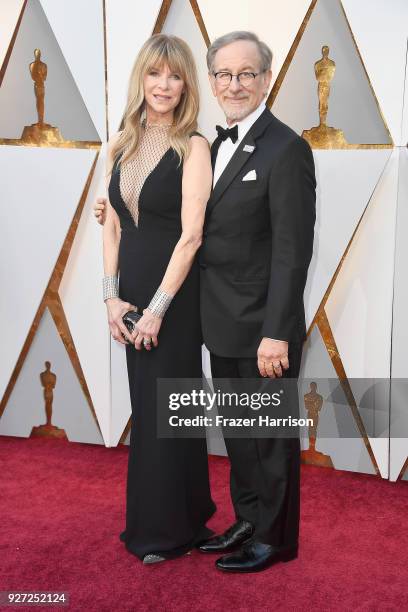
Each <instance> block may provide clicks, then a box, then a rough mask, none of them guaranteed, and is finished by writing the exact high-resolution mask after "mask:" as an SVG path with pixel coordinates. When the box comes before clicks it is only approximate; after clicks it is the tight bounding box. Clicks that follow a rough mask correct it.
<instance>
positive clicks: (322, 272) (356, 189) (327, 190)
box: [305, 149, 391, 325]
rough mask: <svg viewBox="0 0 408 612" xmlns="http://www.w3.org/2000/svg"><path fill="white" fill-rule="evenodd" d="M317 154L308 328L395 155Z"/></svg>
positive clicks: (366, 152)
mask: <svg viewBox="0 0 408 612" xmlns="http://www.w3.org/2000/svg"><path fill="white" fill-rule="evenodd" d="M313 153H314V158H315V163H316V179H317V202H316V225H315V241H314V249H313V258H312V261H311V264H310V268H309V274H308V280H307V285H306V290H305V308H306V319H307V324H308V325H310V323H311V321H312V319H313V317H314V315H315V314H316V311H317V308H318V306H319V304H320V302H321V300H322V298H323V296H324V293H325V291H326V289H327V287H328V286H329V283H330V281H331V279H332V277H333V274H334V272H335V271H336V268H337V266H338V264H339V262H340V259H341V257H342V255H343V253H344V251H345V249H346V247H347V244H348V243H349V240H350V238H351V236H352V234H353V231H354V229H355V228H356V226H357V223H358V221H359V219H360V217H361V215H362V213H363V211H364V209H365V207H366V206H367V203H368V201H369V199H370V197H371V194H372V193H373V191H374V188H375V185H376V183H377V181H378V179H379V177H380V175H381V172H382V171H383V169H384V166H385V164H386V162H387V159H388V158H389V156H390V155H391V152H390V151H389V150H388V149H379V150H361V151H360V150H353V151H341V150H339V151H334V150H333V151H320V150H315V151H314V152H313Z"/></svg>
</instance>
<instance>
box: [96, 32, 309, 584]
mask: <svg viewBox="0 0 408 612" xmlns="http://www.w3.org/2000/svg"><path fill="white" fill-rule="evenodd" d="M271 61H272V53H271V51H270V49H269V48H268V47H267V45H266V44H265V43H263V42H261V41H260V40H259V39H258V37H257V36H256V35H255V34H253V33H251V32H232V33H230V34H226V35H225V36H222V37H220V38H218V39H217V40H215V41H214V42H213V44H212V45H211V46H210V48H209V49H208V53H207V64H208V71H209V80H210V84H211V88H212V91H213V93H214V95H215V96H216V97H217V100H218V103H219V104H220V106H221V108H222V109H223V111H224V113H225V117H226V126H225V127H220V126H217V132H218V136H217V138H216V140H215V141H214V143H213V144H212V146H211V150H210V148H209V145H208V143H207V141H206V139H205V138H204V137H202V136H201V135H200V134H199V133H198V132H197V131H196V130H197V115H198V110H199V94H198V84H197V74H196V67H195V64H194V59H193V57H192V54H191V51H190V49H189V48H188V46H187V45H186V43H185V42H184V41H182V40H181V39H179V38H177V37H174V36H166V35H162V34H159V35H155V36H152V37H151V38H150V39H149V40H148V41H147V42H146V43H145V44H144V45H143V47H142V49H141V51H140V53H139V55H138V57H137V59H136V61H135V64H134V67H133V70H132V73H131V76H130V82H129V92H128V100H127V105H126V109H125V113H124V121H123V130H122V131H120V132H118V133H117V134H115V135H114V136H112V137H111V139H110V140H109V143H108V155H107V185H108V194H109V200H105V199H99V200H98V202H97V203H96V205H95V215H96V217H97V218H98V220H99V222H100V223H103V225H104V230H103V252H104V273H105V277H104V283H103V285H104V301H105V303H106V306H107V311H108V320H109V327H110V330H111V333H112V336H113V337H114V338H115V339H116V340H117V341H118V342H122V343H125V344H126V357H127V368H128V377H129V387H130V397H131V404H132V416H131V438H130V448H129V464H128V478H127V499H126V501H127V504H126V529H125V531H124V532H123V533H122V534H121V536H120V538H121V540H122V541H123V542H124V543H125V545H126V548H127V550H128V551H130V552H131V553H133V554H135V555H136V556H137V557H139V558H140V559H142V560H143V562H144V563H154V562H157V561H162V560H165V559H170V558H174V557H177V556H180V555H183V554H185V553H186V552H188V551H189V550H191V549H192V548H193V547H197V548H198V549H199V550H200V551H201V552H203V553H211V552H212V553H218V556H219V558H218V559H217V561H216V566H217V568H218V569H221V570H224V571H230V572H250V571H259V570H263V569H265V568H267V567H270V566H271V565H273V564H274V563H276V562H278V561H288V560H290V559H294V558H295V557H296V556H297V548H298V532H299V471H300V443H299V438H298V437H294V438H262V439H255V438H248V439H242V438H241V439H234V438H226V439H225V443H226V447H227V451H228V456H229V459H230V462H231V474H230V487H231V497H232V502H233V506H234V510H235V515H236V522H235V523H234V524H233V525H232V526H231V527H229V528H228V529H227V530H226V531H225V532H224V533H223V534H221V535H219V536H214V535H213V534H212V532H211V531H210V530H209V529H208V528H207V527H206V522H207V520H208V519H209V518H210V517H211V515H212V514H213V513H214V511H215V505H214V503H213V501H212V499H211V495H210V489H209V481H208V462H207V449H206V443H205V440H203V439H196V438H193V439H191V438H190V439H178V438H177V439H167V438H158V436H157V431H156V427H157V414H156V395H157V389H156V382H157V378H201V372H202V366H201V344H202V341H204V344H205V345H206V347H207V348H208V350H209V351H210V354H211V371H212V376H213V378H224V379H240V378H251V379H254V378H258V377H259V378H260V377H271V378H274V377H281V376H284V377H291V378H297V377H298V374H299V368H300V360H301V353H302V344H303V341H304V339H305V333H306V329H305V315H304V306H303V292H304V288H305V283H306V277H307V270H308V266H309V263H310V260H311V256H312V250H313V233H314V223H315V187H316V182H315V173H314V163H313V155H312V152H311V150H310V147H309V145H308V144H307V143H306V141H305V140H303V139H302V138H300V137H299V136H298V135H297V134H296V133H295V132H294V131H293V130H291V129H290V128H289V127H288V126H286V125H285V124H283V123H282V122H280V121H279V120H278V119H277V118H276V117H274V116H273V115H272V113H271V112H270V111H269V109H268V108H267V107H266V105H265V98H266V95H267V92H268V88H269V85H270V81H271V76H272V74H271ZM135 307H137V308H138V309H139V310H142V311H143V316H142V318H141V319H140V320H139V322H138V323H137V326H136V328H135V330H134V331H133V332H129V331H128V329H127V328H126V327H125V325H124V324H123V321H122V316H123V315H124V314H125V313H126V312H128V311H129V310H132V309H134V308H135Z"/></svg>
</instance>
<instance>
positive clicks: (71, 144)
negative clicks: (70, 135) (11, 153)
mask: <svg viewBox="0 0 408 612" xmlns="http://www.w3.org/2000/svg"><path fill="white" fill-rule="evenodd" d="M51 138H52V137H51ZM0 145H8V146H14V147H15V146H20V147H52V148H53V149H96V150H97V151H99V149H100V148H101V142H100V141H94V140H63V141H60V142H58V141H53V140H52V139H50V140H48V137H47V136H46V135H44V134H41V136H40V137H39V140H37V141H34V139H29V140H22V139H21V138H0Z"/></svg>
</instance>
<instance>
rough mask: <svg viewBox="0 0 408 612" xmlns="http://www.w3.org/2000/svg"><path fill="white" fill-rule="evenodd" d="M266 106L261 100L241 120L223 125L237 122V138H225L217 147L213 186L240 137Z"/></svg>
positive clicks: (237, 144) (242, 136) (239, 141)
mask: <svg viewBox="0 0 408 612" xmlns="http://www.w3.org/2000/svg"><path fill="white" fill-rule="evenodd" d="M265 108H266V105H265V101H264V100H263V101H262V102H261V104H260V105H259V106H258V108H256V109H255V110H254V111H252V113H251V114H250V115H248V116H247V117H245V119H242V121H238V122H237V121H235V123H233V124H231V125H225V126H224V127H226V128H227V127H228V128H232V127H234V125H235V124H236V123H238V140H237V141H236V142H232V140H231V138H227V139H226V140H224V141H223V142H222V143H221V144H220V147H219V149H218V154H217V159H216V161H215V167H214V179H213V186H214V185H215V184H216V182H217V181H218V179H219V178H220V176H221V174H222V173H223V172H224V170H225V168H226V166H227V164H228V162H229V160H230V159H231V157H232V156H233V155H234V153H235V151H236V150H237V149H238V147H239V145H240V144H241V141H242V139H243V138H244V136H245V135H246V134H247V132H248V131H249V129H250V128H251V127H252V126H253V124H254V123H255V121H256V120H257V119H258V117H260V116H261V115H262V113H263V112H264V110H265Z"/></svg>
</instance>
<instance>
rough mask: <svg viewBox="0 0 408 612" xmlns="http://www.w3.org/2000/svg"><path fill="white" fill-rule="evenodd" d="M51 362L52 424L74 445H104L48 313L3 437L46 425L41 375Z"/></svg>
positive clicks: (0, 424) (3, 422)
mask: <svg viewBox="0 0 408 612" xmlns="http://www.w3.org/2000/svg"><path fill="white" fill-rule="evenodd" d="M45 361H50V363H51V372H53V373H54V374H55V375H56V377H57V379H56V385H55V388H54V391H53V404H52V420H51V422H52V424H53V425H56V426H57V427H59V428H60V429H64V430H65V433H66V435H67V437H68V440H70V441H71V442H91V443H94V444H103V440H102V436H101V434H100V431H99V429H98V426H97V424H96V422H95V419H94V417H93V415H92V412H91V409H90V407H89V405H88V402H87V400H86V398H85V395H84V393H83V391H82V388H81V386H80V384H79V381H78V378H77V376H76V374H75V371H74V369H73V367H72V364H71V361H70V359H69V356H68V353H67V352H66V350H65V347H64V345H63V343H62V340H61V338H60V336H59V334H58V331H57V329H56V327H55V325H54V321H53V320H52V317H51V315H50V313H49V311H48V309H46V310H45V312H44V315H43V317H42V319H41V321H40V325H39V327H38V331H37V333H36V335H35V338H34V340H33V343H32V345H31V347H30V351H29V353H28V355H27V358H26V360H25V362H24V365H23V368H22V370H21V374H20V376H19V377H18V380H17V382H16V385H15V387H14V389H13V392H12V394H11V396H10V399H9V401H8V402H7V406H6V409H5V411H4V413H3V416H2V417H1V419H0V434H3V435H8V436H23V437H28V436H29V435H30V433H31V430H32V428H33V427H34V426H38V425H43V424H44V423H45V422H46V415H45V403H44V397H43V391H44V389H43V387H42V385H41V381H40V373H41V372H43V371H44V370H45Z"/></svg>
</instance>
